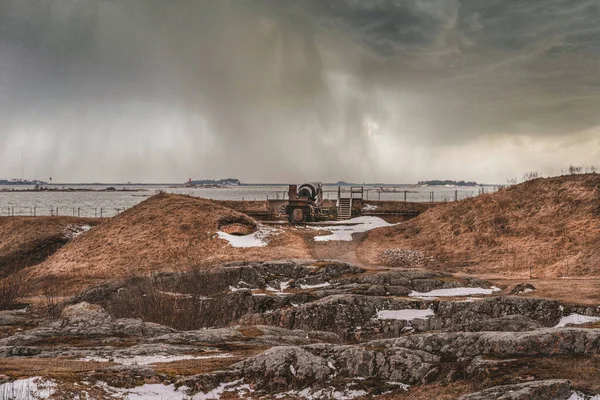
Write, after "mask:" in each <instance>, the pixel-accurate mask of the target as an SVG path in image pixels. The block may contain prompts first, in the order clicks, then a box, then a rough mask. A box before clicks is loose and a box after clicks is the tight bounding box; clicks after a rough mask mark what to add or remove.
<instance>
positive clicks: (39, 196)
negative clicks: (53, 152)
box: [0, 185, 497, 217]
mask: <svg viewBox="0 0 600 400" xmlns="http://www.w3.org/2000/svg"><path fill="white" fill-rule="evenodd" d="M49 187H50V188H59V189H62V188H65V189H69V188H71V189H93V190H95V191H93V192H52V191H13V189H14V190H22V189H32V188H33V187H32V186H12V185H7V186H2V185H0V215H4V216H6V215H12V214H13V213H14V215H33V214H34V213H35V215H55V214H56V210H57V208H58V214H59V215H80V216H82V217H83V216H86V217H94V216H100V213H101V212H102V215H103V216H112V215H115V214H116V213H118V212H122V211H123V210H125V209H127V208H130V207H132V206H134V205H136V204H138V203H140V202H141V201H144V200H145V199H147V198H148V197H150V196H152V195H154V194H156V193H158V192H159V191H165V192H169V193H179V194H186V195H190V196H195V197H203V198H207V199H215V200H266V199H267V196H268V198H269V199H277V198H279V199H283V198H285V196H287V194H286V192H287V185H264V186H259V185H250V186H245V185H244V186H232V187H227V188H186V187H174V186H168V185H142V186H138V185H132V186H127V185H119V186H114V187H115V188H116V191H110V192H107V191H101V190H102V189H105V188H107V187H108V186H98V185H49ZM364 188H365V197H368V198H369V199H371V200H404V191H407V193H406V200H407V201H415V202H425V201H430V194H431V192H433V193H434V200H435V201H453V200H454V198H455V195H456V196H457V197H458V199H459V200H461V199H464V198H467V197H473V196H477V195H478V194H479V193H480V191H481V190H482V188H481V187H445V186H426V187H421V186H394V187H384V188H381V187H379V186H373V185H365V186H364ZM123 189H135V190H136V191H124V190H123ZM342 189H343V190H344V189H345V190H349V189H350V187H344V186H343V187H342ZM324 190H325V198H331V199H335V198H336V197H337V190H338V187H337V186H325V188H324ZM483 190H485V192H486V193H488V192H492V191H495V190H497V187H494V186H485V187H484V188H483Z"/></svg>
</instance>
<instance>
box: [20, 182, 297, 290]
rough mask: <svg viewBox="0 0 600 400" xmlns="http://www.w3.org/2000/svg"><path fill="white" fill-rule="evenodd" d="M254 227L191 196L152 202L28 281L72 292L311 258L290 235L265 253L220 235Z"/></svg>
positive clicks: (83, 240)
mask: <svg viewBox="0 0 600 400" xmlns="http://www.w3.org/2000/svg"><path fill="white" fill-rule="evenodd" d="M227 225H236V226H245V227H246V228H247V230H248V231H252V230H253V229H254V228H255V227H256V222H255V221H254V220H253V219H252V218H250V217H248V216H247V215H245V214H242V213H239V212H237V211H234V210H232V209H229V208H226V207H223V206H221V205H219V204H217V203H215V202H213V201H210V200H205V199H199V198H194V197H189V196H182V195H174V194H160V195H157V196H153V197H151V198H149V199H148V200H145V201H144V202H142V203H140V204H138V205H137V206H135V207H133V208H131V209H129V210H127V211H125V212H124V213H122V214H119V215H117V216H116V217H114V218H111V219H110V220H109V221H107V222H105V223H104V224H102V225H101V226H99V227H98V228H96V229H93V230H91V231H90V232H88V233H87V234H85V235H83V236H82V237H80V238H79V239H78V240H77V241H75V242H73V243H71V244H69V245H67V246H65V247H63V248H62V249H61V250H60V251H58V252H57V253H56V254H54V255H53V256H52V257H50V258H49V259H48V260H47V261H46V262H44V263H43V264H40V265H38V266H36V267H33V268H30V269H29V270H28V271H27V272H28V277H27V280H28V281H29V282H30V283H32V284H33V287H34V288H37V289H39V288H40V285H43V284H44V283H46V284H47V283H48V282H60V284H61V285H68V288H67V289H68V290H66V291H68V292H73V290H74V289H75V288H78V289H80V288H82V287H86V286H89V285H91V284H97V283H100V282H105V281H109V280H114V279H122V278H126V277H131V276H138V275H146V274H149V273H157V272H164V271H184V270H188V269H191V268H197V267H204V266H210V265H213V264H216V263H219V262H223V261H232V260H257V259H276V258H296V257H297V258H301V257H307V255H308V254H307V250H306V246H305V244H304V242H303V241H302V240H301V239H300V238H298V237H296V236H294V235H291V234H288V233H281V234H278V235H274V236H271V237H270V238H269V240H270V241H269V245H268V246H266V247H251V248H234V247H231V246H230V245H229V243H228V242H227V241H226V240H223V239H220V238H218V236H217V235H216V232H217V231H218V230H219V229H220V228H221V227H223V226H227Z"/></svg>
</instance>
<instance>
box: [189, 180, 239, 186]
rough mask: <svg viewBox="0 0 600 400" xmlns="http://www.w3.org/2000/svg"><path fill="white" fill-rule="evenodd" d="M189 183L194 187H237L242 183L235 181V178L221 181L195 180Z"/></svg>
mask: <svg viewBox="0 0 600 400" xmlns="http://www.w3.org/2000/svg"><path fill="white" fill-rule="evenodd" d="M189 183H191V184H192V185H222V186H223V185H224V186H235V185H241V184H242V182H240V180H239V179H235V178H227V179H219V180H214V179H202V180H194V181H190V182H189Z"/></svg>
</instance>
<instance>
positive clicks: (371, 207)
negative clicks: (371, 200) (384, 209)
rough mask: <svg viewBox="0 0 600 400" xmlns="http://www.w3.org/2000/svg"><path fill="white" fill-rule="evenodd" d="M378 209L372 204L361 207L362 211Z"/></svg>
mask: <svg viewBox="0 0 600 400" xmlns="http://www.w3.org/2000/svg"><path fill="white" fill-rule="evenodd" d="M378 208H379V206H376V205H374V204H365V206H364V207H363V211H367V212H368V211H375V210H377V209H378Z"/></svg>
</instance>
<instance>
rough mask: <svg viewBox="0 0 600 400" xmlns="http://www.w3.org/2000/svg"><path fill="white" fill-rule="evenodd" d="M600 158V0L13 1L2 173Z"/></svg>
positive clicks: (262, 170) (442, 167)
mask: <svg viewBox="0 0 600 400" xmlns="http://www.w3.org/2000/svg"><path fill="white" fill-rule="evenodd" d="M22 152H23V153H24V154H25V177H26V178H37V179H47V178H48V177H50V176H52V177H53V179H54V180H56V181H61V182H126V181H132V182H182V181H184V180H187V178H194V179H203V178H225V177H235V178H239V179H241V180H242V181H244V182H250V183H252V182H282V183H283V182H290V183H292V182H303V181H306V180H314V179H319V180H323V181H337V180H346V181H352V182H394V183H400V182H414V181H417V180H426V179H464V180H476V181H480V182H496V183H502V182H505V181H506V179H509V178H513V177H519V176H521V174H522V173H523V172H525V171H530V170H535V171H539V172H541V173H552V172H553V171H554V172H559V171H560V169H561V168H562V167H565V166H568V165H569V164H577V165H590V164H598V163H600V1H599V0H545V1H542V0H530V1H525V0H518V1H517V0H503V1H493V0H395V1H394V0H296V1H293V0H237V1H236V0H174V1H165V0H0V178H15V177H20V176H21V153H22Z"/></svg>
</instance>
